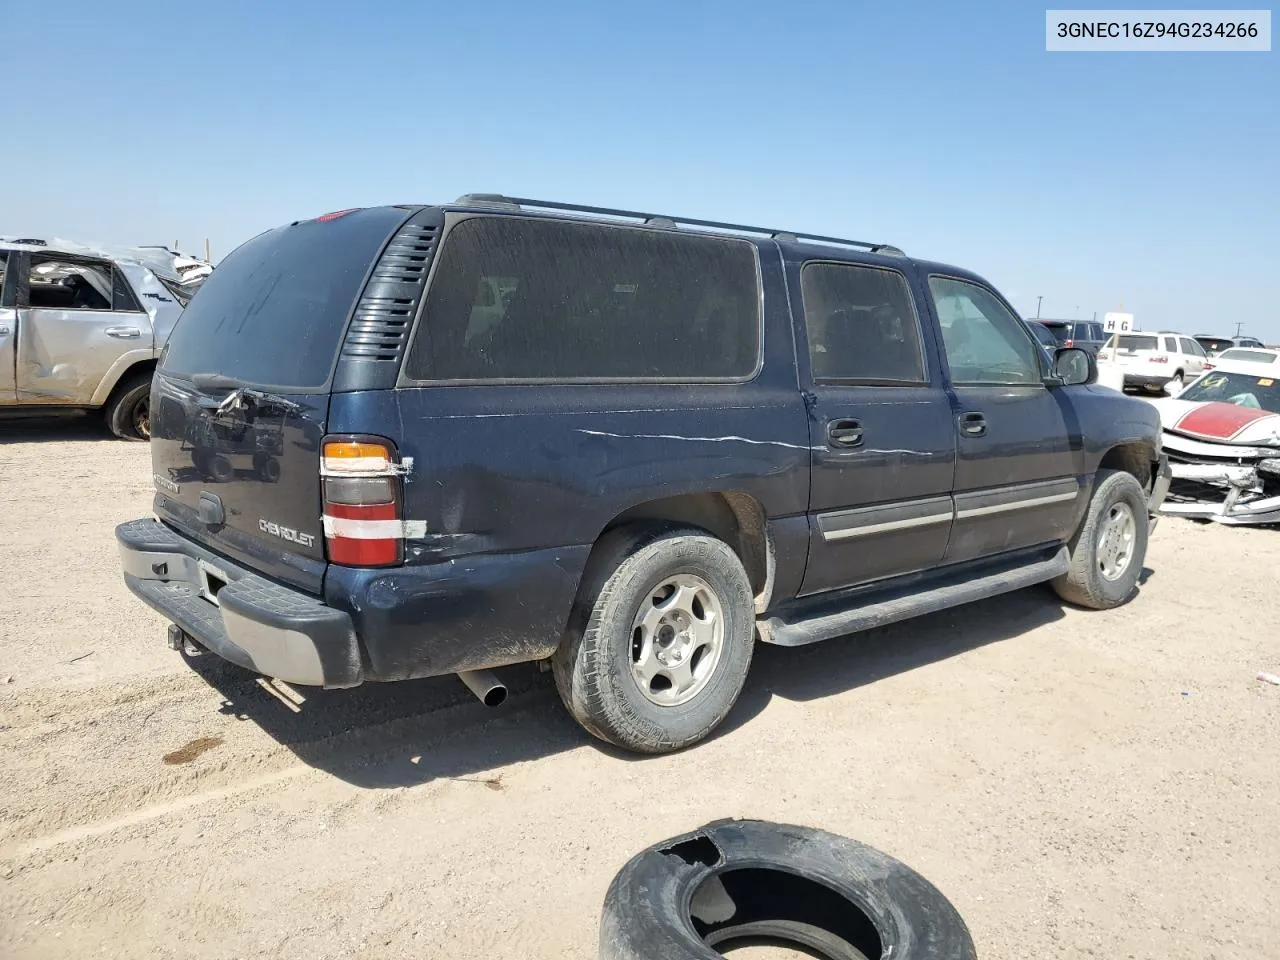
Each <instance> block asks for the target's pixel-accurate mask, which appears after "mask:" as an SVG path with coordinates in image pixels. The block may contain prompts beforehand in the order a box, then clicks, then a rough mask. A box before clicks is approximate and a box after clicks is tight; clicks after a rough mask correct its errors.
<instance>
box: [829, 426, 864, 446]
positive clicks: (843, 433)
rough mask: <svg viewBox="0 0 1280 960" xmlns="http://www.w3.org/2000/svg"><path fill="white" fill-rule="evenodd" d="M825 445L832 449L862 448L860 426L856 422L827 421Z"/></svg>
mask: <svg viewBox="0 0 1280 960" xmlns="http://www.w3.org/2000/svg"><path fill="white" fill-rule="evenodd" d="M827 443H829V444H830V445H831V446H833V447H860V446H862V424H861V423H860V422H859V421H857V420H828V421H827Z"/></svg>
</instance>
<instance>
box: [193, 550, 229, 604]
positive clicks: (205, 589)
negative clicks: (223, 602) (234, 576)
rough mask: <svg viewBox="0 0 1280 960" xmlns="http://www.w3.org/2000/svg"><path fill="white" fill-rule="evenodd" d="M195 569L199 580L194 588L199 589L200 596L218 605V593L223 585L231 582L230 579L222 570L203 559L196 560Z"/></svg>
mask: <svg viewBox="0 0 1280 960" xmlns="http://www.w3.org/2000/svg"><path fill="white" fill-rule="evenodd" d="M196 571H197V573H198V574H199V582H198V583H197V584H196V589H198V590H199V591H200V596H202V597H204V598H205V599H206V600H208V601H209V602H210V603H212V604H213V605H214V606H218V594H219V592H221V590H222V588H223V587H225V586H226V585H227V584H228V583H230V582H231V579H230V578H229V577H228V576H227V575H226V573H225V572H224V571H223V570H221V569H219V568H218V567H215V566H214V565H213V564H211V563H207V562H206V561H204V560H197V561H196Z"/></svg>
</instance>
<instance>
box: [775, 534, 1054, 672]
mask: <svg viewBox="0 0 1280 960" xmlns="http://www.w3.org/2000/svg"><path fill="white" fill-rule="evenodd" d="M1069 565H1070V560H1069V558H1068V554H1067V548H1066V547H1063V548H1062V549H1061V550H1059V551H1058V553H1057V554H1056V555H1055V556H1053V557H1050V558H1049V559H1047V560H1038V561H1036V562H1034V563H1029V564H1023V565H1022V566H1018V567H1013V568H1010V569H1005V570H1001V571H998V572H996V573H988V574H986V575H985V576H978V577H974V578H970V579H965V580H960V581H958V582H956V583H950V584H943V585H942V586H940V587H934V588H933V589H931V590H926V591H923V592H914V593H913V592H906V593H901V594H898V595H895V596H890V597H887V598H885V599H883V600H878V601H873V602H871V603H867V604H864V605H862V606H858V607H853V608H851V609H847V610H839V611H836V612H834V613H828V614H826V615H822V616H816V617H810V618H806V619H796V620H787V619H785V617H778V616H773V617H769V618H767V619H766V620H765V621H764V623H762V624H761V626H762V627H764V629H762V630H761V631H760V633H761V638H762V639H764V640H766V641H767V642H769V643H773V644H777V645H778V646H781V647H800V646H804V645H805V644H806V643H817V642H818V641H819V640H830V639H832V638H834V637H843V636H845V635H846V634H850V633H858V632H859V631H861V630H871V629H874V628H875V627H883V626H885V625H886V624H889V623H896V622H897V621H899V620H909V619H911V618H912V617H918V616H920V615H921V614H925V613H937V612H938V611H939V610H946V609H948V608H949V607H958V606H960V605H961V604H965V603H970V602H972V601H974V600H984V599H986V598H987V597H994V596H998V595H999V594H1002V593H1009V592H1010V591H1013V590H1021V589H1022V588H1024V587H1032V586H1035V585H1036V584H1038V583H1044V582H1045V581H1046V580H1052V579H1053V578H1054V577H1058V576H1061V575H1062V574H1064V573H1066V572H1067V568H1068V566H1069Z"/></svg>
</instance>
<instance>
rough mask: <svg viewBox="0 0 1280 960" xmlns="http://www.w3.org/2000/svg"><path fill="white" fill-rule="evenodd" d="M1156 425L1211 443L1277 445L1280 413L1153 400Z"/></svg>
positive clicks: (1232, 405)
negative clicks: (1158, 415)
mask: <svg viewBox="0 0 1280 960" xmlns="http://www.w3.org/2000/svg"><path fill="white" fill-rule="evenodd" d="M1152 405H1153V406H1154V407H1155V408H1156V409H1157V410H1158V411H1159V413H1160V424H1161V426H1163V427H1164V429H1165V430H1168V431H1169V432H1170V433H1177V434H1181V435H1182V436H1185V437H1192V438H1194V439H1196V440H1208V441H1210V442H1213V443H1239V444H1277V443H1280V414H1276V413H1271V412H1270V411H1268V410H1259V409H1257V408H1254V407H1241V406H1237V405H1236V404H1234V403H1222V402H1220V401H1213V402H1211V403H1196V402H1194V401H1187V400H1178V399H1176V398H1168V399H1163V400H1154V401H1152Z"/></svg>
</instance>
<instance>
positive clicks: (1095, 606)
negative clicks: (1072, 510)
mask: <svg viewBox="0 0 1280 960" xmlns="http://www.w3.org/2000/svg"><path fill="white" fill-rule="evenodd" d="M1118 505H1120V506H1121V507H1123V506H1127V508H1128V509H1129V511H1130V512H1131V513H1132V516H1133V520H1134V530H1133V541H1132V546H1131V548H1130V549H1129V552H1128V557H1129V559H1128V562H1127V565H1126V566H1125V568H1124V570H1123V572H1122V573H1121V574H1120V575H1119V576H1118V577H1116V578H1114V579H1108V578H1107V577H1106V576H1104V575H1103V571H1102V568H1101V565H1100V553H1099V548H1100V546H1101V543H1100V541H1101V540H1102V539H1104V538H1105V537H1106V535H1107V532H1106V530H1105V529H1104V527H1105V524H1104V518H1106V517H1108V516H1109V515H1110V514H1111V512H1112V510H1113V509H1116V508H1117V506H1118ZM1148 532H1149V517H1148V515H1147V493H1146V491H1145V490H1143V489H1142V484H1140V483H1138V481H1137V478H1136V477H1134V476H1133V474H1131V473H1125V472H1124V471H1122V470H1099V471H1098V474H1097V477H1096V478H1095V480H1094V488H1093V497H1092V499H1090V501H1089V509H1088V510H1087V511H1086V512H1085V515H1084V520H1083V521H1082V522H1081V524H1080V529H1078V530H1077V531H1076V534H1075V536H1074V537H1072V538H1071V542H1070V543H1069V544H1068V545H1067V546H1068V548H1069V549H1070V552H1071V566H1070V568H1069V569H1068V570H1067V572H1066V573H1065V574H1063V575H1062V576H1060V577H1058V578H1057V579H1056V580H1054V581H1053V589H1054V590H1055V591H1057V594H1058V596H1060V597H1061V598H1062V599H1063V600H1066V601H1067V602H1068V603H1074V604H1076V605H1077V606H1081V607H1088V608H1089V609H1091V610H1110V609H1111V608H1112V607H1118V606H1120V605H1121V604H1122V603H1125V602H1127V601H1128V600H1129V599H1130V598H1131V597H1132V596H1133V594H1134V592H1135V591H1136V590H1137V589H1138V577H1140V576H1141V575H1142V564H1143V562H1144V561H1145V560H1146V557H1147V534H1148Z"/></svg>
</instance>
